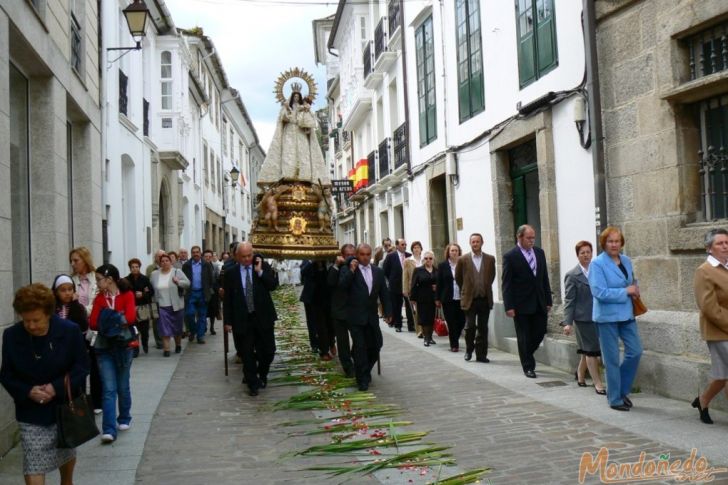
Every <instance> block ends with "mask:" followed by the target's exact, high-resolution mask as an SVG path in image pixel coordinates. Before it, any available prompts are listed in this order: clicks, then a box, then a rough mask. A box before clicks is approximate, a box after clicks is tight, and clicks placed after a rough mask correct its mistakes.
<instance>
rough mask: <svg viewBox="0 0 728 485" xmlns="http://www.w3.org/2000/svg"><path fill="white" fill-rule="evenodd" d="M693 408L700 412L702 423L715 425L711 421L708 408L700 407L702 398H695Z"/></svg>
mask: <svg viewBox="0 0 728 485" xmlns="http://www.w3.org/2000/svg"><path fill="white" fill-rule="evenodd" d="M693 407H694V408H696V409H697V410H698V411H700V420H701V421H702V422H704V423H705V424H713V420H712V419H710V414H708V408H705V409H703V406H701V405H700V397H696V398H695V400H694V401H693Z"/></svg>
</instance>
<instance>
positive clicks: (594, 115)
mask: <svg viewBox="0 0 728 485" xmlns="http://www.w3.org/2000/svg"><path fill="white" fill-rule="evenodd" d="M583 9H584V10H583V12H584V19H585V22H584V43H585V47H586V49H585V54H586V58H585V61H586V75H587V81H586V89H587V92H588V93H589V126H590V127H591V132H592V141H593V144H592V164H593V169H594V203H595V212H596V213H595V222H596V229H597V239H598V237H599V233H601V232H602V230H604V228H605V227H607V221H608V217H607V215H608V214H607V181H606V169H605V162H604V135H603V130H602V100H601V96H600V93H599V64H598V59H597V43H596V17H595V13H594V2H593V1H592V0H584V1H583Z"/></svg>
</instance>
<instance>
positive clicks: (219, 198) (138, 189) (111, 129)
mask: <svg viewBox="0 0 728 485" xmlns="http://www.w3.org/2000/svg"><path fill="white" fill-rule="evenodd" d="M147 6H148V8H149V9H150V13H151V15H150V19H151V22H150V25H148V26H147V35H146V37H145V38H144V39H143V40H142V44H141V45H142V48H141V49H140V50H134V51H130V52H126V53H123V52H119V51H113V50H112V51H107V50H106V48H107V47H119V46H122V47H123V46H133V45H134V43H133V40H132V39H131V38H130V36H129V32H128V29H127V27H126V21H125V19H124V17H123V14H122V7H124V5H120V4H119V3H118V2H116V1H113V0H104V1H103V2H102V16H101V18H102V19H103V24H104V25H103V43H104V46H103V47H104V48H103V49H102V51H101V57H102V62H103V66H104V73H105V82H104V90H105V93H106V94H105V96H104V97H105V99H106V102H105V103H104V106H103V119H104V127H105V129H104V132H103V137H102V147H103V151H104V153H105V164H104V169H103V177H104V191H103V192H104V194H103V207H104V214H103V215H104V248H105V251H104V260H106V261H109V262H111V263H113V264H115V265H117V266H118V267H119V268H120V269H122V271H123V270H125V269H126V266H127V261H128V260H129V259H130V258H132V257H137V258H140V259H141V260H142V261H143V262H144V263H145V264H146V263H149V262H151V260H152V258H153V254H154V253H155V252H156V251H157V249H160V248H161V249H165V250H167V251H171V250H175V251H176V250H177V249H178V248H181V247H184V248H187V249H189V248H190V247H191V246H194V245H200V246H202V247H203V248H208V247H209V248H210V249H213V250H214V251H217V252H221V251H223V250H224V249H225V247H226V246H227V243H229V242H231V241H233V240H241V239H243V238H245V237H247V235H248V234H249V232H250V225H251V213H252V210H251V204H252V195H251V193H250V184H249V183H247V181H249V180H250V179H251V178H252V177H251V174H250V167H251V164H250V158H251V155H250V153H251V150H253V149H254V147H255V146H256V144H257V143H258V139H257V135H256V133H255V128H254V127H253V124H252V121H251V120H250V117H249V116H248V113H247V112H246V111H245V107H244V105H243V103H242V100H241V99H240V96H239V95H238V94H237V92H236V91H235V90H234V89H232V87H230V85H229V83H228V80H227V77H226V75H225V71H224V69H223V67H222V63H221V61H220V59H219V57H218V56H217V54H216V51H215V48H214V45H213V44H212V41H211V40H210V39H209V38H208V37H206V36H205V35H204V34H203V32H202V29H200V28H194V29H190V30H182V29H178V28H176V27H175V25H174V23H173V20H172V17H171V15H170V13H169V11H168V10H167V7H166V5H165V4H164V2H163V1H162V0H154V1H150V2H148V3H147ZM122 54H123V55H122ZM233 167H234V168H236V169H237V170H238V171H240V174H241V175H240V176H239V181H237V182H236V183H235V184H234V186H233V181H232V180H231V178H230V175H229V174H230V172H231V170H232V169H233ZM246 184H247V185H246Z"/></svg>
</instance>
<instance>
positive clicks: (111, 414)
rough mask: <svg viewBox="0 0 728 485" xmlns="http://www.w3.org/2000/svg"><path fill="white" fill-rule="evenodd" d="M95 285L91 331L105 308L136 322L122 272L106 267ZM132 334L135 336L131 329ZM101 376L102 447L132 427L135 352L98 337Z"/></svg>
mask: <svg viewBox="0 0 728 485" xmlns="http://www.w3.org/2000/svg"><path fill="white" fill-rule="evenodd" d="M96 284H97V285H98V289H99V292H98V295H96V298H95V299H94V303H93V309H92V310H91V318H90V322H89V323H90V327H91V330H98V329H99V316H100V314H101V311H102V310H103V309H104V308H111V309H113V310H115V311H117V312H119V313H121V314H122V315H123V316H124V318H125V319H126V322H127V324H128V325H130V326H133V325H134V323H135V321H136V303H135V299H134V292H133V291H130V286H129V283H128V282H127V281H126V280H124V279H120V277H119V270H118V269H117V268H116V266H114V265H112V264H104V265H103V266H99V267H98V268H96ZM132 333H133V334H136V332H135V331H134V329H133V328H132ZM94 349H95V350H96V355H97V358H98V363H99V373H100V374H101V388H102V397H101V403H102V404H101V409H102V410H103V413H104V418H103V421H102V434H101V442H102V443H111V442H113V441H114V440H116V432H117V429H118V430H119V431H126V430H128V429H129V427H130V425H131V387H130V385H129V378H130V373H131V362H132V359H133V357H132V349H131V348H130V347H128V346H122V347H119V346H117V345H116V344H115V343H112V342H109V341H108V340H107V339H105V338H103V336H101V335H100V336H98V337H97V338H96V342H95V345H94ZM117 396H118V398H119V416H118V418H117V416H116V399H117Z"/></svg>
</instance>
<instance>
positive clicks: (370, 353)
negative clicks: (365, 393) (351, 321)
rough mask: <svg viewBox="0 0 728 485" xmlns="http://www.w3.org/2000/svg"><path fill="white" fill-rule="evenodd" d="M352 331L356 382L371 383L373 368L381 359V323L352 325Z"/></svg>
mask: <svg viewBox="0 0 728 485" xmlns="http://www.w3.org/2000/svg"><path fill="white" fill-rule="evenodd" d="M350 332H351V340H352V341H353V348H352V357H353V358H354V372H355V373H356V382H357V384H369V383H370V382H372V368H373V367H374V364H376V363H377V361H378V360H379V350H380V349H381V348H382V343H383V339H382V331H381V330H380V329H379V325H352V326H351V327H350Z"/></svg>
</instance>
